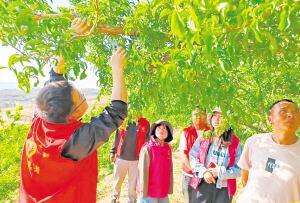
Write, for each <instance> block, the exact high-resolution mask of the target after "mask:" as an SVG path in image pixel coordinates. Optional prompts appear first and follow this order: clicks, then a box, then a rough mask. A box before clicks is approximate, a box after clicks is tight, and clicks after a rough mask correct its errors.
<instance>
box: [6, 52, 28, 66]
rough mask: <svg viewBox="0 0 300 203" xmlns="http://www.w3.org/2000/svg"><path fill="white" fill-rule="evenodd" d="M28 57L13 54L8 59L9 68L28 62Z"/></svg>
mask: <svg viewBox="0 0 300 203" xmlns="http://www.w3.org/2000/svg"><path fill="white" fill-rule="evenodd" d="M27 60H28V57H27V56H24V55H20V54H12V55H11V56H10V57H9V59H8V67H9V68H12V67H13V66H14V65H15V64H16V63H19V62H24V61H27Z"/></svg>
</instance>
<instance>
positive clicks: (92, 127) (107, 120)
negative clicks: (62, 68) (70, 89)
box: [46, 70, 127, 161]
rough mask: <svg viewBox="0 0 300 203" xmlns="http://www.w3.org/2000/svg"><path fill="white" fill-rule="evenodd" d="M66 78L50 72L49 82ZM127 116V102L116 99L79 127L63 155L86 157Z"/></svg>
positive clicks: (78, 158) (75, 158) (76, 159)
mask: <svg viewBox="0 0 300 203" xmlns="http://www.w3.org/2000/svg"><path fill="white" fill-rule="evenodd" d="M61 80H66V79H65V78H64V77H63V76H62V75H60V74H57V73H55V72H54V71H53V70H51V72H50V80H49V81H48V82H47V83H49V82H54V81H61ZM47 83H46V84H47ZM126 116H127V104H126V103H125V102H123V101H119V100H114V101H112V102H111V104H110V106H108V107H106V108H105V109H104V110H103V112H102V113H101V114H100V115H99V116H97V117H94V118H92V119H91V121H90V122H89V123H85V124H84V125H82V126H81V127H80V128H79V129H77V130H76V131H75V132H74V133H73V134H72V135H71V137H70V139H69V140H68V141H67V142H66V143H65V145H64V146H63V150H62V153H61V155H62V156H64V157H66V158H70V159H72V160H74V161H79V160H81V159H84V158H85V157H87V156H88V155H89V154H91V153H92V152H94V151H95V150H96V149H97V147H98V146H99V145H100V144H101V143H103V142H107V141H108V139H109V136H110V135H111V134H112V133H113V132H114V131H115V130H116V129H117V128H118V127H119V126H120V125H121V123H122V122H123V120H124V119H125V118H126Z"/></svg>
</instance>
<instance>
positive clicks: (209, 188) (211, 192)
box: [189, 180, 232, 203]
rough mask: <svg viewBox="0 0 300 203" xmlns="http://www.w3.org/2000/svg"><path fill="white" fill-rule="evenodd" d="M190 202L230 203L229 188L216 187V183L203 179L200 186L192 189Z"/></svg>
mask: <svg viewBox="0 0 300 203" xmlns="http://www.w3.org/2000/svg"><path fill="white" fill-rule="evenodd" d="M191 196H192V197H191V201H190V202H189V203H230V202H231V200H232V199H231V198H229V195H228V191H227V188H221V189H219V188H216V184H208V183H206V182H204V180H202V182H201V184H200V185H199V186H198V188H197V189H196V190H195V189H192V195H191Z"/></svg>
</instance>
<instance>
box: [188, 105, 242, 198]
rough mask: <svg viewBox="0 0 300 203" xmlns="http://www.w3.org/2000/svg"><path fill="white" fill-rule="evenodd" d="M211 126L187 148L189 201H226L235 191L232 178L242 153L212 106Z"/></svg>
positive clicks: (235, 176) (219, 111)
mask: <svg viewBox="0 0 300 203" xmlns="http://www.w3.org/2000/svg"><path fill="white" fill-rule="evenodd" d="M210 123H211V125H212V130H211V131H207V132H206V133H204V135H203V138H198V139H197V140H196V141H195V143H194V145H193V147H192V149H191V151H190V163H191V167H192V168H193V172H194V175H195V176H194V178H193V179H192V180H191V182H190V185H191V186H192V187H193V188H194V189H193V191H192V200H191V201H190V202H191V203H196V202H197V203H199V202H201V203H227V202H231V200H232V197H233V195H234V194H235V192H236V178H237V177H239V176H240V173H241V170H240V168H239V167H238V166H237V162H238V161H239V158H240V156H241V153H242V147H241V145H240V143H239V138H238V137H237V136H236V135H235V134H234V133H233V130H232V129H231V128H230V127H229V125H228V124H227V122H226V121H225V119H223V118H222V115H221V110H220V109H219V108H216V109H214V111H213V114H212V116H211V118H210Z"/></svg>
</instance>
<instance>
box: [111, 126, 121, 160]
mask: <svg viewBox="0 0 300 203" xmlns="http://www.w3.org/2000/svg"><path fill="white" fill-rule="evenodd" d="M118 145H119V130H118V129H117V130H116V133H115V140H114V142H113V144H112V146H111V148H110V153H111V154H116V153H117V147H118Z"/></svg>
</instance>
